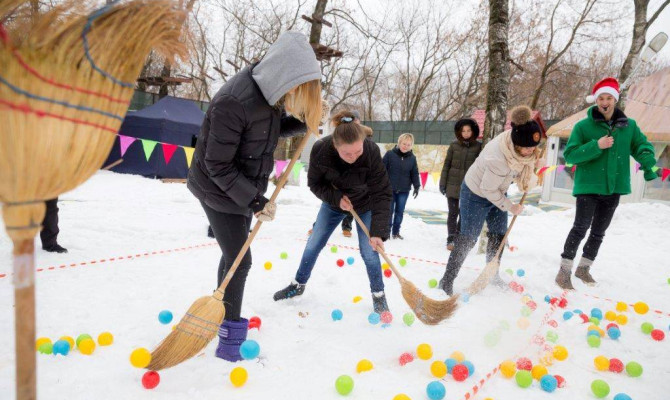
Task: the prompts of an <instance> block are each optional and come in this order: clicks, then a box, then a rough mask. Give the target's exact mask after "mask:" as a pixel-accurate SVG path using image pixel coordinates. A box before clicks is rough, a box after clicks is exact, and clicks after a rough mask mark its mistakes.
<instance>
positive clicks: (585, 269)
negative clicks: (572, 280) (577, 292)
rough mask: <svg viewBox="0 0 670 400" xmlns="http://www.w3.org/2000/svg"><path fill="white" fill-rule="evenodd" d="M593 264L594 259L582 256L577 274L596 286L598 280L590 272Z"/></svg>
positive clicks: (583, 280) (585, 281) (588, 283)
mask: <svg viewBox="0 0 670 400" xmlns="http://www.w3.org/2000/svg"><path fill="white" fill-rule="evenodd" d="M591 264H593V260H589V259H588V258H584V257H582V258H581V260H579V264H578V265H577V271H575V276H576V277H577V278H579V279H581V280H582V282H584V283H585V284H587V285H589V286H595V285H596V283H597V282H596V280H595V279H593V277H592V276H591V273H590V272H589V270H590V269H591Z"/></svg>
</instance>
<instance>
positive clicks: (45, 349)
mask: <svg viewBox="0 0 670 400" xmlns="http://www.w3.org/2000/svg"><path fill="white" fill-rule="evenodd" d="M37 351H39V352H40V354H51V353H53V344H51V341H48V342H44V343H42V344H41V345H40V347H39V348H38V349H37Z"/></svg>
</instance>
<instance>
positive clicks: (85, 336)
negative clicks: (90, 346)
mask: <svg viewBox="0 0 670 400" xmlns="http://www.w3.org/2000/svg"><path fill="white" fill-rule="evenodd" d="M84 339H91V335H89V334H88V333H82V334H81V335H79V336H77V340H76V341H75V343H77V347H79V343H81V341H82V340H84Z"/></svg>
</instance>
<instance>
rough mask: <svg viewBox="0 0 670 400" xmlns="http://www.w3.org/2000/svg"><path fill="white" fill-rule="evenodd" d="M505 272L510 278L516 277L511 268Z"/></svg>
mask: <svg viewBox="0 0 670 400" xmlns="http://www.w3.org/2000/svg"><path fill="white" fill-rule="evenodd" d="M505 272H506V273H507V274H508V275H509V276H514V271H512V270H511V269H510V268H508V269H506V270H505Z"/></svg>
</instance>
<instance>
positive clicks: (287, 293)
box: [274, 280, 305, 301]
mask: <svg viewBox="0 0 670 400" xmlns="http://www.w3.org/2000/svg"><path fill="white" fill-rule="evenodd" d="M304 292H305V285H304V284H300V283H298V282H297V281H295V280H293V281H292V282H291V283H290V284H289V285H288V286H286V287H285V288H283V289H282V290H280V291H278V292H277V293H275V295H274V299H275V301H279V300H286V299H290V298H291V297H295V296H300V295H302V294H303V293H304Z"/></svg>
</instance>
